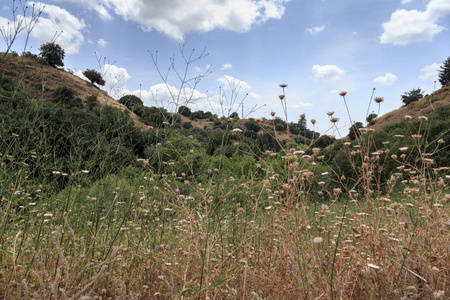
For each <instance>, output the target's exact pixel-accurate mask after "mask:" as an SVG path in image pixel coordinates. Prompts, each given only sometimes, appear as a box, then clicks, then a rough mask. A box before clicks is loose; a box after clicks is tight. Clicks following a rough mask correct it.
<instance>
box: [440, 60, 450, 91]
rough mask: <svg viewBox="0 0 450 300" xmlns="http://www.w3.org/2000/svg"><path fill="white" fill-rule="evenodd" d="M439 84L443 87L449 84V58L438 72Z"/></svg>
mask: <svg viewBox="0 0 450 300" xmlns="http://www.w3.org/2000/svg"><path fill="white" fill-rule="evenodd" d="M439 82H440V83H441V84H442V85H443V86H444V85H447V84H449V83H450V56H449V57H448V58H447V60H446V61H444V64H443V65H442V66H441V70H440V71H439Z"/></svg>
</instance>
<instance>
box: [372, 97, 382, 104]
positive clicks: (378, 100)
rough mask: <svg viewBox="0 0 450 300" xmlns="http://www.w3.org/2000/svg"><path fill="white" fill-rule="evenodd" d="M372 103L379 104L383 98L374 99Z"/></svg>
mask: <svg viewBox="0 0 450 300" xmlns="http://www.w3.org/2000/svg"><path fill="white" fill-rule="evenodd" d="M374 101H375V102H376V103H381V102H383V101H384V98H383V97H376V98H375V99H374Z"/></svg>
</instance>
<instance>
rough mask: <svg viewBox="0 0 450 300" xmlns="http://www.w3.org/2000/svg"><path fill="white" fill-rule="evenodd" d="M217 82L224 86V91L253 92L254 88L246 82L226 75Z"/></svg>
mask: <svg viewBox="0 0 450 300" xmlns="http://www.w3.org/2000/svg"><path fill="white" fill-rule="evenodd" d="M217 82H219V83H220V84H222V88H223V89H231V90H235V91H236V92H238V91H242V92H243V91H248V90H251V89H252V87H251V86H250V85H249V84H248V83H247V82H245V81H242V80H239V79H236V78H234V77H233V76H228V75H225V76H223V77H220V78H219V79H217Z"/></svg>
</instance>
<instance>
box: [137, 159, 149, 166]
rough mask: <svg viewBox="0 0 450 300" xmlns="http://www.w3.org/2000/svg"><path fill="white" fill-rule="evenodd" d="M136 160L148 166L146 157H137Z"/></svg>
mask: <svg viewBox="0 0 450 300" xmlns="http://www.w3.org/2000/svg"><path fill="white" fill-rule="evenodd" d="M136 161H137V162H138V163H140V164H143V165H145V166H148V164H149V160H148V159H144V158H138V159H137V160H136Z"/></svg>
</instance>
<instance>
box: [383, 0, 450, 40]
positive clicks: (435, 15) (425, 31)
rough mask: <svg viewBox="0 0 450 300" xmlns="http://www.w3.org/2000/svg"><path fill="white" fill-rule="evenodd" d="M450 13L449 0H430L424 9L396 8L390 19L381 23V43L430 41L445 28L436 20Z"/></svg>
mask: <svg viewBox="0 0 450 300" xmlns="http://www.w3.org/2000/svg"><path fill="white" fill-rule="evenodd" d="M448 15H450V0H431V1H430V2H429V3H428V5H427V7H426V10H425V11H418V10H415V9H414V10H405V9H399V10H396V11H395V12H394V13H392V15H391V19H390V20H389V21H388V22H386V23H383V24H382V26H383V29H384V32H383V34H382V35H381V37H380V42H381V43H383V44H394V45H406V44H410V43H415V42H423V41H431V40H432V38H433V36H435V35H436V34H438V33H440V32H441V31H443V30H445V29H446V28H445V27H443V26H441V25H439V24H438V21H439V20H440V19H442V18H444V17H445V16H448Z"/></svg>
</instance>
